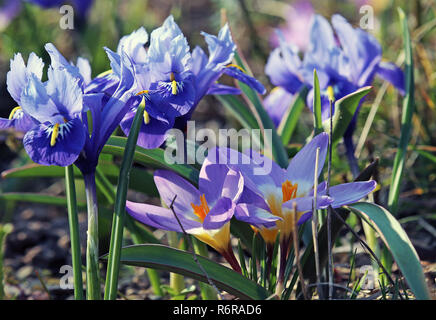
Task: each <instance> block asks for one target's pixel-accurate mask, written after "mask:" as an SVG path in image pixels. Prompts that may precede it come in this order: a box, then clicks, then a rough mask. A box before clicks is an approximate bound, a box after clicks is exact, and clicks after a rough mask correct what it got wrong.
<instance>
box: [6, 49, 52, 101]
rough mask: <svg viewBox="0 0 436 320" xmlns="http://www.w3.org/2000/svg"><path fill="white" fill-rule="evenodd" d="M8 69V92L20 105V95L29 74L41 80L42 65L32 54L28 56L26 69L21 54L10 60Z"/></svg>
mask: <svg viewBox="0 0 436 320" xmlns="http://www.w3.org/2000/svg"><path fill="white" fill-rule="evenodd" d="M10 68H11V70H10V71H9V72H8V73H7V76H6V84H7V87H8V91H9V93H10V95H11V96H12V98H13V99H14V100H15V101H16V102H17V103H18V104H19V105H21V93H22V91H23V89H24V88H25V87H26V85H27V82H28V80H29V76H30V74H34V75H35V76H36V78H37V79H41V77H42V69H43V68H44V63H43V62H42V59H41V58H39V57H38V56H37V55H36V54H34V53H33V52H32V53H31V54H30V55H29V59H28V63H27V67H26V65H25V64H24V60H23V57H22V56H21V53H17V54H15V55H14V58H13V59H11V64H10Z"/></svg>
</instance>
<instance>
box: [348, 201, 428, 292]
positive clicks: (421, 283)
mask: <svg viewBox="0 0 436 320" xmlns="http://www.w3.org/2000/svg"><path fill="white" fill-rule="evenodd" d="M348 208H349V209H351V211H353V212H357V213H359V214H363V215H364V216H366V217H367V218H369V219H370V220H371V221H372V222H373V225H374V227H375V228H376V229H377V231H378V233H379V235H380V236H381V238H382V240H383V242H384V243H385V244H386V246H387V247H388V248H389V250H390V252H391V253H392V256H393V257H394V259H395V261H396V262H397V265H398V267H399V268H400V270H401V272H402V273H403V275H404V277H405V278H406V281H407V283H408V284H409V287H410V289H411V290H412V292H413V293H414V294H415V296H416V298H417V299H425V300H428V299H430V295H429V292H428V289H427V285H426V282H425V276H424V273H423V270H422V267H421V264H420V262H419V257H418V254H417V253H416V251H415V248H414V247H413V245H412V243H411V242H410V239H409V238H408V236H407V234H406V232H405V231H404V229H403V228H402V227H401V225H400V223H399V222H398V221H397V220H396V219H395V218H394V216H393V215H392V214H391V213H390V212H389V211H388V210H386V209H385V208H383V207H381V206H378V205H376V204H373V203H367V202H358V203H355V204H352V205H349V206H348Z"/></svg>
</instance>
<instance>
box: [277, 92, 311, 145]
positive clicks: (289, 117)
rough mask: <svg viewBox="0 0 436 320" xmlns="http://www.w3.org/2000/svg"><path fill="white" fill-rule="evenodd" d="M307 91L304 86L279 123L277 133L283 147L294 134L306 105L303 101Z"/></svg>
mask: <svg viewBox="0 0 436 320" xmlns="http://www.w3.org/2000/svg"><path fill="white" fill-rule="evenodd" d="M308 91H309V90H308V88H307V87H306V86H304V87H303V88H302V89H301V90H300V91H299V92H298V94H296V95H295V97H294V100H293V102H292V105H291V107H290V108H289V109H288V110H287V112H286V114H285V115H284V117H283V119H282V121H281V122H280V125H279V127H278V129H277V132H278V134H279V135H280V138H281V139H282V143H283V145H284V146H287V145H288V143H289V141H291V137H292V134H293V133H294V130H295V128H296V127H297V123H298V120H299V119H300V114H301V112H302V111H303V109H304V106H305V105H306V102H305V101H306V96H307V92H308Z"/></svg>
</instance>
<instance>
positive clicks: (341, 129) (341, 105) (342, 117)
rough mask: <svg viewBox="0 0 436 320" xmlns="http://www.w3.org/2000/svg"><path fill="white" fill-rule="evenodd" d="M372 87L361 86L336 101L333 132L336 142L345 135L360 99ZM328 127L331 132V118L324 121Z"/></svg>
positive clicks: (327, 130)
mask: <svg viewBox="0 0 436 320" xmlns="http://www.w3.org/2000/svg"><path fill="white" fill-rule="evenodd" d="M370 90H371V87H363V88H360V89H358V90H356V91H354V92H352V93H350V94H348V95H346V96H345V97H342V98H341V99H339V100H337V101H336V102H335V113H334V115H333V119H332V120H333V133H332V141H333V143H336V142H338V141H339V139H341V138H342V137H343V136H344V133H345V131H346V130H347V128H348V125H349V124H350V121H351V120H352V119H353V116H354V114H355V113H356V110H357V107H358V106H359V103H360V100H362V98H363V97H364V96H366V95H367V94H368V92H369V91H370ZM324 126H325V127H326V129H325V131H326V132H329V129H328V128H329V126H330V120H326V121H325V122H324Z"/></svg>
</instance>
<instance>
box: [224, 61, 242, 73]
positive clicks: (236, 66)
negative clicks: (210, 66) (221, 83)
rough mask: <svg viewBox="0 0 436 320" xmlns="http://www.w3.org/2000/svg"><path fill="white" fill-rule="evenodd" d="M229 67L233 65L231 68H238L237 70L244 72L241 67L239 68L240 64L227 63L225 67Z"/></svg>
mask: <svg viewBox="0 0 436 320" xmlns="http://www.w3.org/2000/svg"><path fill="white" fill-rule="evenodd" d="M229 67H233V68H236V69H239V70H241V71H242V72H244V73H245V70H244V69H242V68H241V67H240V66H238V65H237V64H234V63H229V64H228V65H226V68H229Z"/></svg>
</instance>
